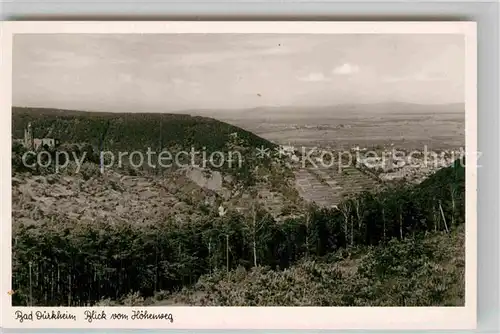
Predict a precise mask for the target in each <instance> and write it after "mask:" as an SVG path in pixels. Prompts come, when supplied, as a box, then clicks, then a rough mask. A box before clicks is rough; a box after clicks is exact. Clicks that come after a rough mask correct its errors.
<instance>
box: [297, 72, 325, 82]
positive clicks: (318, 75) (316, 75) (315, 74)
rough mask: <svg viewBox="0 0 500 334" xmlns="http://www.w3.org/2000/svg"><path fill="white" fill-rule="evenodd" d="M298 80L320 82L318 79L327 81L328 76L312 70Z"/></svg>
mask: <svg viewBox="0 0 500 334" xmlns="http://www.w3.org/2000/svg"><path fill="white" fill-rule="evenodd" d="M299 80H301V81H309V82H320V81H329V80H330V78H328V77H326V76H325V75H324V74H323V73H321V72H313V73H309V74H308V75H307V76H305V77H301V78H299Z"/></svg>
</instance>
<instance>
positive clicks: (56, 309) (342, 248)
mask: <svg viewBox="0 0 500 334" xmlns="http://www.w3.org/2000/svg"><path fill="white" fill-rule="evenodd" d="M1 30H2V36H1V38H2V40H1V42H2V44H1V50H2V51H1V52H2V63H1V66H2V68H1V69H2V77H1V79H2V88H1V90H0V91H1V99H0V101H1V108H2V110H1V111H2V113H1V115H2V116H1V117H2V122H1V126H2V129H1V130H2V131H0V133H1V135H2V140H0V142H1V145H2V153H3V154H4V156H5V158H4V159H2V161H1V164H2V168H1V169H0V171H1V182H0V184H1V185H2V188H1V193H2V201H1V222H2V234H1V235H2V285H1V289H2V290H1V291H0V292H1V294H2V298H1V300H2V326H4V327H6V328H175V329H244V328H249V329H279V328H283V329H410V328H411V329H461V328H474V327H475V322H476V229H477V223H476V170H477V164H476V161H477V157H478V155H479V154H478V152H477V151H476V25H475V23H473V22H4V23H2V26H1Z"/></svg>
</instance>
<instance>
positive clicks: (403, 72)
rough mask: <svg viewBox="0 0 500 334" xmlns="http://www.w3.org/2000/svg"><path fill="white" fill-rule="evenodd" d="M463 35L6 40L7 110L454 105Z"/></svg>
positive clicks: (460, 84)
mask: <svg viewBox="0 0 500 334" xmlns="http://www.w3.org/2000/svg"><path fill="white" fill-rule="evenodd" d="M464 47H465V43H464V37H463V35H434V34H426V35H408V34H394V35H388V34H383V35H382V34H380V35H379V34H364V35H353V34H332V35H327V34H321V35H320V34H318V35H312V34H307V35H287V34H265V35H263V34H133V35H131V34H117V35H109V34H106V35H105V34H94V35H93V34H36V35H29V34H23V35H16V36H15V37H14V47H13V86H12V89H13V105H14V106H30V107H49V108H62V109H77V110H89V111H111V112H172V111H180V110H194V109H243V108H253V107H262V106H291V107H293V106H301V107H304V106H305V107H307V106H328V105H337V104H344V103H380V102H409V103H420V104H446V103H463V101H464V89H465V88H464V68H465V49H464Z"/></svg>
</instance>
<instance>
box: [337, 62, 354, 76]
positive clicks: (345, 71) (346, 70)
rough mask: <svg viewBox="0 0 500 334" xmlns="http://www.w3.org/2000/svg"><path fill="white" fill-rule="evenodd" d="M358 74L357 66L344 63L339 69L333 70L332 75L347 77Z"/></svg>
mask: <svg viewBox="0 0 500 334" xmlns="http://www.w3.org/2000/svg"><path fill="white" fill-rule="evenodd" d="M358 72H359V66H356V65H352V64H349V63H345V64H343V65H341V66H339V67H336V68H335V69H334V70H333V74H336V75H349V74H354V73H358Z"/></svg>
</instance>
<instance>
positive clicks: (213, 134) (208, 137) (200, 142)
mask: <svg viewBox="0 0 500 334" xmlns="http://www.w3.org/2000/svg"><path fill="white" fill-rule="evenodd" d="M29 122H32V126H33V132H34V136H35V137H36V138H44V137H51V138H55V139H58V140H59V141H60V142H62V143H75V144H79V143H87V144H90V145H92V146H94V147H95V148H97V149H101V148H102V149H104V150H111V151H117V150H126V151H129V152H130V151H133V150H138V149H141V150H145V149H147V148H148V147H151V149H152V150H158V151H159V150H161V149H163V148H172V147H180V148H188V151H189V149H190V148H191V147H194V148H195V149H202V148H203V147H205V148H206V151H207V152H213V151H225V150H226V149H227V147H226V141H227V138H228V136H229V135H230V134H231V133H235V132H236V133H237V134H238V137H240V138H241V139H243V140H245V141H246V142H248V143H249V144H250V145H252V147H259V146H261V145H263V146H265V147H273V146H274V145H273V144H272V143H270V142H269V141H267V140H265V139H262V138H260V137H258V136H256V135H254V134H253V133H251V132H248V131H245V130H243V129H241V128H239V127H235V126H232V125H230V124H228V123H224V122H220V121H217V120H215V119H212V118H208V117H200V116H191V115H183V114H166V113H127V114H122V113H103V112H99V113H97V112H84V111H76V110H59V109H44V108H21V107H14V108H12V135H13V137H14V138H23V136H24V130H25V129H26V127H27V125H28V123H29Z"/></svg>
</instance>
